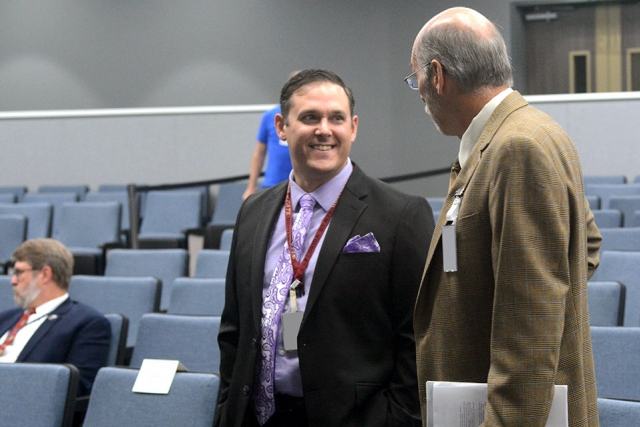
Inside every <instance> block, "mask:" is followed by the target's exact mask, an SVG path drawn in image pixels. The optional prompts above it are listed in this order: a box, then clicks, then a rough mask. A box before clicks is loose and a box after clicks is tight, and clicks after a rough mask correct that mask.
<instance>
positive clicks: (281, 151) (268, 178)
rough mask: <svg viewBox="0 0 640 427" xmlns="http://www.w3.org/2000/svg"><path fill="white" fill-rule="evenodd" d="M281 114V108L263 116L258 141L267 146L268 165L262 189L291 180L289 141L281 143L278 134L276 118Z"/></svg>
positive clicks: (276, 108)
mask: <svg viewBox="0 0 640 427" xmlns="http://www.w3.org/2000/svg"><path fill="white" fill-rule="evenodd" d="M276 114H280V106H279V105H278V106H277V107H274V108H272V109H271V110H268V111H266V112H265V113H264V114H263V115H262V121H261V122H260V129H258V137H257V138H256V139H257V140H258V141H260V142H262V143H263V144H267V165H266V167H265V169H264V179H263V181H262V187H263V188H266V187H271V186H274V185H276V184H278V183H280V182H282V181H285V180H287V179H289V173H290V172H291V169H292V167H291V157H290V156H289V146H288V145H287V141H281V140H280V137H278V133H277V132H276V125H275V116H276Z"/></svg>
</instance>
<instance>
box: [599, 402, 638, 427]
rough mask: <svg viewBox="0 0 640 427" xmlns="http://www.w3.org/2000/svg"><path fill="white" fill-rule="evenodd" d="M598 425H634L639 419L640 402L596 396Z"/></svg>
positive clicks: (613, 426) (603, 426)
mask: <svg viewBox="0 0 640 427" xmlns="http://www.w3.org/2000/svg"><path fill="white" fill-rule="evenodd" d="M598 416H599V418H600V427H621V426H635V425H638V420H640V402H629V401H625V400H616V399H604V398H598Z"/></svg>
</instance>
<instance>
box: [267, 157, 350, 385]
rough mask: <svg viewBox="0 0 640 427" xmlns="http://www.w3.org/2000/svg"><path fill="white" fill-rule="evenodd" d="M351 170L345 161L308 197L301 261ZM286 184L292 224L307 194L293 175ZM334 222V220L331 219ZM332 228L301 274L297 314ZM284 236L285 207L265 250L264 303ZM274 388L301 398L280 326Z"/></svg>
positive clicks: (291, 355)
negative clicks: (309, 211) (309, 206)
mask: <svg viewBox="0 0 640 427" xmlns="http://www.w3.org/2000/svg"><path fill="white" fill-rule="evenodd" d="M352 171H353V166H352V165H351V159H347V164H346V165H345V167H344V168H342V170H341V171H340V172H339V173H338V174H337V175H336V176H334V177H333V178H331V179H330V180H329V181H327V182H326V183H325V184H323V185H321V186H320V187H319V188H317V189H316V190H315V191H313V192H311V193H310V194H311V195H312V196H313V198H314V199H316V205H315V209H314V211H313V217H312V218H311V224H310V227H309V231H308V232H307V238H306V239H305V242H304V247H303V250H302V254H303V255H301V256H300V259H302V258H304V254H306V253H307V248H308V247H309V244H310V243H311V241H312V240H313V236H315V234H316V232H317V231H318V228H319V227H320V223H321V222H322V219H323V218H324V216H325V215H326V213H327V212H328V211H329V209H331V206H333V204H334V203H335V201H336V199H337V198H338V197H339V196H340V193H341V192H342V189H343V188H344V186H345V184H346V183H347V181H348V180H349V177H350V176H351V172H352ZM289 182H290V183H291V206H294V214H293V221H295V219H296V216H297V214H298V211H299V210H300V206H299V204H298V202H299V201H300V198H301V197H302V196H303V195H304V194H306V192H305V191H304V190H303V189H302V188H300V187H299V186H298V184H296V183H295V182H294V181H293V172H291V174H290V175H289ZM332 221H333V219H332ZM329 227H331V222H329V226H328V227H327V229H326V230H325V232H324V234H323V235H322V237H321V238H320V241H319V242H318V246H317V247H316V250H315V252H314V253H313V256H312V257H311V259H310V260H309V265H308V266H307V269H306V270H305V272H304V280H303V282H302V283H303V284H304V287H305V293H304V296H302V297H300V298H297V300H298V311H302V312H303V311H304V309H305V307H306V305H307V297H308V295H309V286H310V285H311V281H312V279H313V272H314V271H315V268H316V261H317V260H318V254H319V253H320V250H321V249H322V243H323V242H324V236H325V235H326V234H327V230H328V229H329ZM286 238H287V236H286V232H285V219H284V205H283V207H282V209H281V210H280V215H279V217H278V221H277V222H276V226H275V228H274V230H273V232H272V234H271V240H270V241H269V249H268V250H267V257H266V260H265V264H264V279H263V281H262V298H263V299H264V297H265V295H266V294H267V290H268V289H269V285H270V283H271V277H272V276H273V271H274V270H275V268H276V265H277V263H278V257H279V256H280V253H281V252H282V247H283V246H284V242H285V240H286ZM290 311H291V308H290V307H289V298H288V297H287V301H286V304H285V311H284V312H285V313H289V312H290ZM275 386H276V393H282V394H288V395H290V396H298V397H300V396H302V377H301V376H300V365H299V363H298V352H297V351H295V350H294V351H284V345H283V338H282V322H281V323H280V326H279V329H278V341H277V344H276V360H275Z"/></svg>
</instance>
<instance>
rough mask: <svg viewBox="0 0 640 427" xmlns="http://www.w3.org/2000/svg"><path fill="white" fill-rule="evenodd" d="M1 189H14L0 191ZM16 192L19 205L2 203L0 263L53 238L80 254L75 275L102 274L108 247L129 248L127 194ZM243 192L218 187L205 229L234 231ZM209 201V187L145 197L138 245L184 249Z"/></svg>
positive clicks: (234, 186) (83, 188)
mask: <svg viewBox="0 0 640 427" xmlns="http://www.w3.org/2000/svg"><path fill="white" fill-rule="evenodd" d="M2 188H4V190H5V191H9V190H14V189H15V187H0V191H1V190H2ZM18 189H21V190H22V192H20V193H19V196H20V198H19V203H2V200H1V198H0V263H6V261H7V260H8V259H9V257H10V255H11V253H12V252H13V250H15V248H17V246H18V245H19V244H20V243H21V242H22V241H24V240H25V239H33V238H43V237H53V238H55V239H57V240H59V241H61V242H62V243H64V244H65V245H66V246H67V247H69V248H70V249H71V250H72V253H73V254H74V256H77V260H76V264H77V265H78V266H82V267H83V269H82V270H80V269H78V270H77V272H82V273H91V274H101V273H102V269H103V267H104V251H105V248H111V247H125V246H128V245H129V243H130V242H129V241H128V236H129V228H130V224H129V219H130V218H129V217H130V215H129V198H128V194H127V193H126V191H117V190H116V189H115V188H113V187H111V190H112V191H106V190H105V191H98V192H93V193H91V192H88V191H86V190H88V187H86V186H78V188H75V189H74V188H72V187H70V186H66V187H65V186H55V187H54V186H48V187H40V189H39V191H41V192H38V193H27V192H26V188H24V187H18ZM244 189H245V185H244V184H243V183H229V184H222V185H220V186H219V191H218V195H217V197H216V200H217V202H216V209H215V211H214V213H213V216H212V217H211V220H210V221H209V222H208V223H206V226H207V227H216V228H217V229H219V232H221V231H222V230H224V229H227V228H232V227H233V225H234V223H235V218H236V215H237V212H238V210H239V208H240V205H241V203H242V193H243V191H244ZM54 190H58V191H54ZM62 190H66V191H62ZM72 190H74V191H72ZM2 194H3V193H1V192H0V196H1V195H2ZM5 195H10V196H11V197H12V198H13V199H14V200H16V199H17V198H18V195H14V194H10V193H5ZM81 197H82V198H81ZM205 199H206V200H208V199H209V194H208V188H207V187H202V188H198V189H195V190H194V189H190V188H187V189H184V190H172V191H151V192H148V193H142V195H141V197H140V200H141V201H142V202H143V203H141V204H140V205H141V206H140V219H139V225H140V227H139V233H138V234H137V241H138V242H139V247H142V248H186V247H187V235H188V233H189V232H196V233H197V232H198V230H202V229H203V225H204V224H205V222H204V221H205V218H206V215H207V214H205V213H204V210H203V207H204V205H203V200H205ZM78 200H82V201H78ZM18 216H20V217H22V218H19V217H18ZM219 232H218V237H219ZM200 233H201V232H200ZM216 243H217V242H216ZM216 247H217V246H216Z"/></svg>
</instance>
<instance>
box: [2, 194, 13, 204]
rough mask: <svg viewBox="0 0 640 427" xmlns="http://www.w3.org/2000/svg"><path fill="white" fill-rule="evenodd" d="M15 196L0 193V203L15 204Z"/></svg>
mask: <svg viewBox="0 0 640 427" xmlns="http://www.w3.org/2000/svg"><path fill="white" fill-rule="evenodd" d="M16 200H17V198H16V195H15V194H12V193H0V203H15V202H16Z"/></svg>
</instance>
